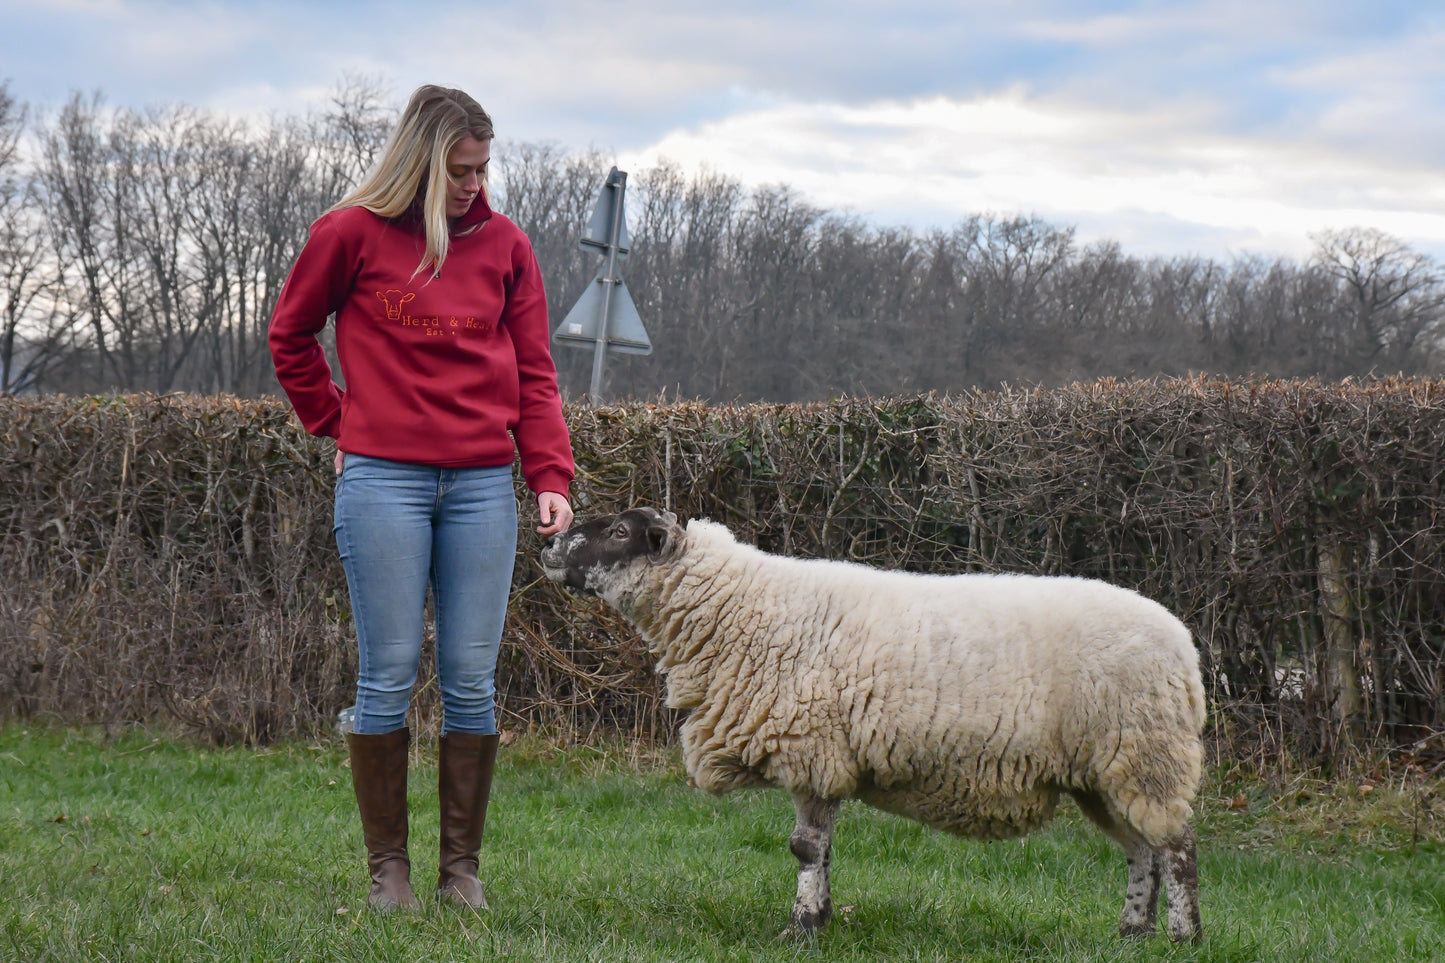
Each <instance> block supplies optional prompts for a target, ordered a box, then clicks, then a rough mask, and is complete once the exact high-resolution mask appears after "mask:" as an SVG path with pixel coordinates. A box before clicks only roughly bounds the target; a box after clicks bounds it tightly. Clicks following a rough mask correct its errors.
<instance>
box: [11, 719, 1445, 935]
mask: <svg viewBox="0 0 1445 963" xmlns="http://www.w3.org/2000/svg"><path fill="white" fill-rule="evenodd" d="M344 761H345V753H344V751H343V747H342V745H341V742H340V740H339V738H338V739H336V740H333V741H329V742H326V743H324V744H318V745H311V746H304V745H293V746H285V747H280V748H271V749H265V750H248V749H222V750H216V749H204V748H197V747H195V746H193V745H187V744H185V743H182V742H177V741H171V740H168V739H164V738H160V737H156V736H153V735H152V734H148V733H142V732H129V733H126V734H124V735H121V736H118V737H115V738H113V739H106V738H104V737H102V736H101V735H100V734H98V733H91V732H77V731H55V730H45V729H36V728H28V729H27V728H24V727H20V726H10V727H7V728H3V729H0V960H7V961H8V960H17V961H26V963H41V961H53V963H74V961H102V960H104V961H137V963H139V961H146V963H159V961H182V960H184V961H196V960H298V961H300V960H304V961H332V960H335V961H342V960H346V961H383V960H397V961H401V960H406V961H432V960H435V961H443V960H445V961H461V960H488V959H507V960H546V961H554V960H556V961H560V960H649V961H661V960H669V961H671V960H800V959H801V960H860V961H861V960H869V961H873V960H1000V961H1005V960H1007V961H1013V960H1071V961H1102V960H1153V959H1169V960H1229V961H1249V960H1261V961H1271V963H1273V961H1284V960H1301V961H1303V960H1309V961H1318V960H1440V959H1445V844H1442V841H1441V826H1442V820H1445V786H1440V785H1426V786H1412V787H1400V786H1391V785H1380V786H1377V787H1373V791H1369V792H1367V793H1362V792H1361V789H1360V786H1359V785H1358V784H1339V785H1333V786H1328V785H1324V784H1320V783H1314V782H1309V781H1305V780H1295V781H1293V782H1291V783H1289V784H1287V785H1274V786H1270V785H1268V784H1266V783H1265V782H1262V781H1260V780H1257V779H1240V778H1239V777H1238V776H1237V775H1236V774H1228V773H1221V772H1214V773H1211V775H1210V777H1209V782H1208V785H1207V786H1206V789H1205V797H1204V798H1203V799H1202V800H1201V805H1200V807H1199V808H1200V819H1199V823H1198V827H1199V835H1200V876H1201V888H1202V899H1203V911H1204V924H1205V930H1206V937H1205V939H1204V940H1203V942H1201V943H1200V944H1198V945H1195V946H1183V947H1175V946H1172V945H1171V944H1170V943H1169V942H1168V941H1167V940H1166V939H1164V938H1163V937H1162V936H1161V937H1158V938H1155V939H1153V940H1148V941H1143V942H1134V943H1123V942H1121V941H1120V940H1119V939H1118V938H1117V936H1116V935H1115V925H1116V920H1117V918H1118V913H1119V910H1120V908H1121V907H1122V900H1123V880H1124V865H1123V858H1122V856H1121V855H1120V854H1119V853H1118V852H1117V851H1116V850H1114V849H1113V848H1112V846H1111V844H1109V843H1108V842H1107V841H1105V840H1104V839H1103V838H1102V837H1101V836H1100V835H1099V834H1098V833H1096V832H1094V831H1093V830H1092V829H1090V828H1088V827H1087V826H1086V825H1085V824H1084V823H1083V821H1082V819H1081V818H1080V817H1079V816H1078V815H1077V813H1076V812H1075V811H1074V810H1073V809H1072V808H1071V807H1068V806H1065V807H1064V812H1063V815H1062V816H1061V818H1060V819H1059V820H1058V822H1057V823H1056V824H1055V825H1054V826H1053V827H1052V828H1051V829H1049V830H1048V831H1046V832H1044V833H1040V834H1038V835H1035V836H1033V837H1030V838H1028V839H1027V840H1023V841H1012V842H995V843H976V842H969V841H961V840H957V839H952V838H949V837H945V836H943V835H940V834H937V833H932V832H929V831H928V830H925V829H922V828H921V827H918V826H916V825H914V824H912V823H909V822H906V821H904V820H901V819H898V818H895V817H891V816H887V815H884V814H881V813H877V812H874V811H871V810H868V809H866V808H865V807H862V806H858V805H851V806H849V807H846V808H845V809H844V815H843V818H842V819H841V821H840V825H839V831H838V836H837V842H836V847H835V850H834V857H833V897H834V903H835V906H837V907H840V910H839V915H838V918H837V919H836V920H835V921H834V923H833V924H832V926H831V927H830V928H829V929H828V930H827V931H826V932H825V933H824V934H823V935H822V936H820V937H818V938H816V939H813V940H808V941H802V942H795V941H791V940H779V939H778V934H779V932H780V931H781V929H782V926H783V924H784V923H785V922H786V917H787V912H788V909H789V908H790V907H791V905H792V899H793V887H794V883H795V871H796V862H795V861H794V859H793V857H792V856H791V855H790V854H789V853H788V849H787V836H788V833H789V832H790V831H791V829H792V805H791V803H790V801H789V800H788V798H787V796H786V795H784V794H783V793H780V792H775V791H760V792H751V793H741V794H736V795H733V796H727V797H723V798H712V797H709V796H705V795H703V794H701V793H699V792H697V791H696V790H693V789H690V788H688V786H687V785H686V783H685V780H684V779H683V777H682V775H681V773H680V770H679V767H678V766H677V764H676V760H675V758H673V757H670V756H667V755H663V756H661V757H659V758H648V757H644V756H641V755H639V754H637V753H635V752H634V751H632V750H630V749H629V748H628V747H625V746H618V747H612V748H609V749H596V748H557V747H554V746H549V745H547V744H545V743H542V742H532V741H529V740H525V739H524V740H522V741H520V742H518V743H517V744H516V745H513V746H510V747H508V748H505V749H503V751H502V756H501V761H500V763H499V768H498V774H497V781H496V788H495V790H494V794H493V803H492V808H491V810H490V812H489V816H488V824H487V838H486V841H485V842H484V845H483V867H484V869H483V879H484V880H485V882H486V885H487V892H488V897H489V899H490V900H491V902H492V904H493V908H492V909H491V910H490V911H487V912H483V913H481V914H476V913H472V912H465V911H459V910H455V909H452V908H449V907H442V906H439V905H437V904H435V902H434V901H432V900H431V899H427V898H424V899H423V903H424V909H423V910H421V911H420V912H415V913H396V914H391V915H378V914H372V913H368V912H366V911H365V910H364V908H363V907H364V897H365V893H366V874H365V869H364V865H363V856H362V848H361V833H360V828H359V825H358V823H357V818H356V815H355V802H354V797H353V796H352V791H351V784H350V772H349V770H348V769H346V768H345V767H344V765H343V763H344ZM435 775H436V770H435V759H434V757H433V756H431V755H429V754H428V753H427V752H426V751H423V752H422V753H421V754H420V758H419V759H418V766H417V768H416V769H414V770H413V781H412V789H411V799H412V812H413V820H412V852H413V879H414V881H416V883H417V884H418V885H417V890H418V894H419V895H423V896H424V897H425V896H429V894H430V887H431V886H432V885H434V878H435V872H436V860H437V857H436V851H435V850H436V826H437V819H436V814H435V807H436V790H435V787H434V781H435Z"/></svg>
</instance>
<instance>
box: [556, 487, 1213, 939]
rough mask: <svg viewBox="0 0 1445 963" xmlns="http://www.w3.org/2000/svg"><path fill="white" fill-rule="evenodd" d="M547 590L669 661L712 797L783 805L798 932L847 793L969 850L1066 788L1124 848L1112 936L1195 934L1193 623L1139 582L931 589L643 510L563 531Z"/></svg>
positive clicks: (967, 580)
mask: <svg viewBox="0 0 1445 963" xmlns="http://www.w3.org/2000/svg"><path fill="white" fill-rule="evenodd" d="M541 561H542V565H543V569H544V570H545V572H546V575H547V577H548V578H550V579H552V580H553V581H556V582H561V583H563V584H564V585H565V586H567V587H568V588H570V589H573V590H576V591H579V592H582V593H584V594H589V595H596V596H600V597H601V598H602V599H603V600H605V601H606V602H607V603H608V604H609V605H610V606H612V607H613V608H614V609H616V610H617V611H618V612H619V613H620V614H621V615H622V616H624V617H625V618H626V619H627V620H628V621H629V622H630V623H631V624H632V625H633V626H635V627H636V629H637V630H638V631H639V632H640V633H641V635H642V637H643V638H644V639H645V640H646V641H647V643H648V644H649V647H650V649H651V652H652V653H653V654H654V655H656V656H657V657H658V662H657V669H658V671H659V672H660V673H662V674H663V676H664V677H665V682H666V699H667V705H669V706H671V707H674V708H678V709H685V710H689V712H688V715H687V716H686V718H685V720H684V721H683V724H682V727H681V736H682V751H683V759H684V764H685V766H686V769H687V774H688V776H689V778H690V779H691V780H692V782H693V783H695V784H696V785H697V786H698V787H699V788H700V789H703V790H705V791H707V792H710V793H715V794H721V793H725V792H727V791H729V790H733V789H738V788H743V787H752V786H773V787H780V788H783V789H786V790H787V791H788V792H789V793H791V794H792V797H793V802H794V805H795V807H796V810H797V823H796V826H795V828H794V830H793V833H792V835H791V836H790V837H789V845H790V848H791V850H792V853H793V855H794V856H796V857H797V860H798V890H797V900H796V902H795V903H794V905H793V910H792V914H791V918H790V922H789V924H788V927H787V929H786V930H785V931H784V932H785V934H786V933H791V934H794V935H806V934H811V933H814V932H816V931H818V930H819V929H821V928H822V927H824V926H825V925H827V923H828V921H829V920H830V919H831V917H832V912H833V911H832V896H831V892H830V886H829V876H828V868H829V859H830V855H831V850H832V836H833V827H834V822H835V820H836V817H837V815H838V809H839V805H840V803H841V802H842V801H843V800H845V799H849V798H856V799H859V800H862V801H863V802H865V803H868V804H870V805H872V806H875V807H877V808H879V809H882V810H884V811H887V812H891V813H896V814H899V815H902V816H906V817H909V818H912V819H914V820H917V821H919V822H921V823H924V824H925V825H928V826H931V827H934V828H936V829H941V830H944V831H947V832H950V833H954V834H956V835H959V836H966V837H973V838H995V839H996V838H1006V837H1014V836H1021V835H1023V834H1025V833H1028V832H1030V831H1032V830H1034V829H1037V828H1038V827H1040V826H1042V825H1043V824H1044V823H1046V822H1047V821H1048V820H1049V819H1050V818H1051V817H1052V816H1053V814H1054V811H1055V807H1056V804H1057V802H1058V799H1059V795H1060V793H1067V794H1069V795H1070V796H1072V797H1073V798H1074V799H1075V800H1076V802H1077V803H1078V805H1079V807H1080V808H1081V809H1082V810H1083V812H1084V814H1085V815H1086V816H1087V817H1088V818H1089V819H1090V820H1092V821H1093V822H1094V823H1095V824H1097V825H1098V826H1099V828H1100V829H1102V830H1103V832H1104V833H1105V834H1107V835H1108V836H1109V837H1110V838H1111V839H1113V840H1114V841H1115V842H1117V843H1118V844H1119V845H1121V846H1122V847H1123V849H1124V853H1125V856H1126V858H1127V861H1128V886H1127V890H1126V898H1125V903H1124V911H1123V915H1122V916H1121V917H1120V921H1119V932H1120V935H1121V936H1124V937H1134V936H1146V935H1148V934H1151V933H1153V932H1154V931H1155V930H1156V928H1157V924H1156V919H1157V907H1158V902H1159V889H1160V880H1161V877H1162V879H1163V881H1164V883H1165V886H1166V890H1167V893H1168V900H1169V915H1168V929H1169V935H1170V936H1171V938H1172V939H1174V940H1175V941H1186V940H1197V939H1199V937H1200V933H1201V925H1200V917H1199V884H1198V872H1197V864H1196V851H1195V839H1194V833H1193V830H1192V829H1191V828H1190V825H1189V819H1190V817H1191V814H1192V812H1191V807H1190V801H1191V800H1192V799H1193V798H1194V796H1195V794H1196V792H1197V790H1198V787H1199V780H1200V773H1201V768H1202V764H1203V745H1202V741H1201V732H1202V730H1203V726H1204V721H1205V701H1204V688H1203V685H1202V683H1201V679H1200V672H1199V657H1198V654H1197V652H1196V651H1195V649H1194V646H1193V643H1192V642H1191V639H1190V634H1189V631H1188V629H1186V628H1185V627H1184V625H1183V624H1182V623H1181V622H1180V621H1179V620H1178V619H1176V618H1175V617H1174V616H1173V615H1171V614H1170V613H1169V612H1168V611H1166V610H1165V609H1164V608H1163V607H1162V606H1160V605H1158V604H1156V603H1155V602H1152V601H1150V600H1148V599H1146V598H1144V597H1143V596H1141V595H1138V594H1136V593H1134V592H1131V591H1129V590H1127V589H1123V588H1119V587H1116V586H1113V585H1109V584H1107V583H1104V582H1099V581H1093V580H1089V579H1081V578H1065V577H1040V576H1026V575H981V574H968V575H930V574H913V573H906V572H890V571H880V570H877V569H872V568H868V567H866V566H862V565H857V564H853V563H844V562H835V561H828V560H820V559H811V560H804V559H796V558H787V557H781V556H777V555H770V554H766V553H764V552H762V551H759V550H758V549H756V548H753V547H751V546H748V545H744V544H741V543H739V542H738V541H736V539H735V538H734V537H733V536H732V534H731V533H730V532H729V531H728V529H727V528H725V527H723V526H722V525H719V524H716V523H713V522H708V521H704V520H699V519H694V520H692V521H691V522H690V523H689V524H688V525H687V526H686V528H683V527H682V526H680V525H679V524H678V522H677V518H676V516H675V515H673V514H672V513H671V512H658V511H657V510H655V509H652V508H648V507H637V508H633V509H629V510H627V511H624V512H622V513H621V514H618V515H612V516H609V517H605V518H596V519H593V520H591V521H588V522H586V523H583V524H580V525H577V526H575V527H573V528H572V529H570V530H568V531H566V532H562V533H560V534H558V535H555V536H553V537H552V538H551V539H550V540H549V541H548V542H547V544H546V545H545V546H544V548H543V549H542V552H541Z"/></svg>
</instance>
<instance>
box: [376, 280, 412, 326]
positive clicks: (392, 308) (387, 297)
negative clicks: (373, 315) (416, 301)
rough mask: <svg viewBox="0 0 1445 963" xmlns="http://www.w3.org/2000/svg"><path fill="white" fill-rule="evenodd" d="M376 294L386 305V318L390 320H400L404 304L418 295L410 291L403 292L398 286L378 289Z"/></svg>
mask: <svg viewBox="0 0 1445 963" xmlns="http://www.w3.org/2000/svg"><path fill="white" fill-rule="evenodd" d="M376 296H377V297H378V298H380V299H381V303H382V304H384V305H386V320H388V321H400V320H401V308H402V305H404V304H406V303H407V302H408V301H410V300H411V299H412V298H414V297H416V295H415V294H413V293H412V292H410V291H407V292H406V293H405V294H403V293H402V292H400V291H398V290H397V289H396V288H389V289H387V290H385V291H377V292H376Z"/></svg>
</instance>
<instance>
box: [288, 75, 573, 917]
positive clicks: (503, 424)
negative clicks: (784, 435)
mask: <svg viewBox="0 0 1445 963" xmlns="http://www.w3.org/2000/svg"><path fill="white" fill-rule="evenodd" d="M491 140H492V123H491V118H489V117H488V116H487V114H486V112H485V111H483V110H482V108H481V107H480V106H478V104H477V102H476V101H475V100H473V99H472V98H471V97H469V96H467V95H466V94H465V93H463V92H461V91H459V90H452V89H449V88H444V87H436V86H430V85H429V86H424V87H421V88H418V89H417V91H416V92H415V93H414V94H412V97H411V100H410V102H409V103H408V104H407V106H406V110H405V111H404V112H403V113H402V116H401V118H400V120H399V121H398V123H397V126H396V129H395V131H393V132H392V135H391V137H390V139H389V140H388V142H387V145H386V148H385V150H384V152H383V154H382V157H381V160H380V161H379V162H378V163H377V165H376V167H375V169H374V170H373V171H372V172H371V173H370V174H369V175H368V176H367V178H366V180H365V181H364V182H363V183H362V184H361V186H360V187H358V188H357V189H356V190H355V191H353V192H352V193H351V194H349V195H348V196H347V197H346V198H344V199H343V200H342V201H341V202H340V203H339V204H337V205H336V206H335V207H334V208H332V209H331V210H330V211H328V212H327V213H326V214H324V215H323V216H322V217H321V218H320V219H318V220H317V221H316V223H315V224H313V225H312V226H311V236H310V239H309V240H308V241H307V243H306V246H305V247H304V248H303V250H302V251H301V254H300V256H299V257H298V258H297V259H296V264H295V265H294V266H293V267H292V269H291V274H290V276H289V277H288V278H287V280H286V284H285V286H284V287H283V288H282V289H281V295H280V297H279V299H278V300H277V303H276V311H275V313H274V315H273V316H272V318H271V327H270V339H269V340H270V346H271V355H272V358H273V360H274V361H275V364H276V377H277V379H278V380H279V381H280V383H281V386H282V388H283V389H285V391H286V396H287V397H288V398H290V400H291V403H292V406H293V407H294V408H295V410H296V414H297V416H298V417H299V418H300V419H301V422H302V424H303V425H304V426H305V427H306V430H307V431H309V432H311V433H312V434H314V435H321V436H325V437H330V438H335V439H336V440H337V452H336V471H337V474H338V475H339V476H340V477H339V479H338V481H337V484H336V516H335V524H336V542H337V547H338V549H339V550H340V553H341V559H342V563H343V566H344V568H345V570H346V583H347V586H348V588H349V590H350V593H351V605H352V615H353V618H354V620H355V623H356V635H357V645H358V648H359V653H360V660H359V661H360V673H359V678H358V681H357V687H356V716H355V719H354V721H353V723H352V728H353V732H352V733H351V734H350V735H349V736H348V748H349V751H350V754H351V776H352V782H353V783H354V785H355V788H356V799H357V804H358V808H359V809H360V811H361V825H362V831H363V835H364V837H365V840H366V849H367V862H368V865H369V868H370V870H371V892H370V895H369V896H368V898H367V902H368V905H370V906H372V907H375V908H377V909H387V908H392V907H415V906H417V905H418V903H417V899H416V897H415V895H414V894H413V892H412V888H411V881H410V876H411V867H410V862H409V860H408V857H407V813H406V768H407V755H408V746H409V742H410V732H409V731H408V729H407V728H406V712H407V708H408V705H409V703H410V699H411V690H412V686H413V684H414V683H415V681H416V673H417V665H418V662H419V660H420V655H421V644H422V618H423V610H424V606H425V601H426V592H427V587H428V585H430V587H431V591H432V600H433V607H434V611H435V616H436V634H437V640H436V662H437V678H438V681H439V683H440V688H441V696H442V736H441V744H440V767H441V774H440V781H439V789H440V794H441V872H440V874H439V879H438V883H437V895H438V896H439V897H441V898H444V899H449V900H452V901H454V902H457V903H461V904H464V905H466V906H470V907H474V908H480V907H485V906H486V897H485V895H484V893H483V889H482V884H481V881H480V880H479V879H478V869H477V863H478V854H479V851H480V848H481V837H482V828H483V825H484V822H485V819H486V812H487V800H488V796H489V794H490V791H491V781H492V768H493V765H494V763H495V761H496V754H497V741H498V736H497V723H496V711H495V703H494V693H495V689H494V685H493V677H494V675H495V672H496V665H497V651H498V648H499V646H500V642H501V633H502V625H503V621H504V619H505V616H506V610H507V595H508V591H509V589H510V587H511V580H512V562H513V558H514V556H515V554H516V541H517V506H516V496H515V493H514V491H513V489H512V470H511V464H512V461H513V459H514V457H515V456H516V453H517V452H520V455H521V460H522V474H523V477H524V478H525V480H526V484H527V487H528V488H529V489H531V491H532V492H533V493H535V495H536V502H537V508H538V512H539V515H540V522H541V524H540V525H539V526H538V528H537V531H538V532H540V533H541V534H542V535H544V536H546V535H552V534H554V533H556V532H560V531H563V530H564V529H566V528H567V527H568V525H570V524H571V522H572V509H571V507H570V505H569V503H568V487H569V485H570V483H571V480H572V477H573V474H574V467H573V461H572V450H571V444H570V440H569V438H568V434H567V425H566V423H565V421H564V420H563V418H562V404H561V398H560V396H559V394H558V390H557V372H556V367H555V366H554V364H553V362H552V357H551V354H550V351H549V348H548V329H547V302H546V297H545V294H544V293H543V290H542V278H541V275H540V273H539V271H538V269H537V261H536V258H535V257H534V256H533V254H532V247H531V244H530V242H529V241H528V240H527V238H526V236H525V235H524V234H523V233H522V232H521V231H520V230H519V229H518V228H517V226H516V225H514V224H513V223H512V222H511V221H509V220H507V219H506V218H505V217H502V216H501V215H499V214H495V213H493V212H492V210H491V208H490V207H489V206H488V204H487V198H486V193H485V185H486V172H487V163H488V160H489V158H490V154H491ZM332 314H334V315H335V317H336V352H337V355H338V357H339V359H340V362H341V371H342V374H343V376H344V379H345V384H346V388H345V389H344V390H343V389H342V388H340V387H338V386H337V385H336V384H335V383H333V381H332V377H331V369H330V367H329V366H328V365H327V363H326V358H325V354H324V353H323V351H322V348H321V345H320V344H319V343H318V342H317V340H316V336H317V333H318V332H320V331H321V330H322V328H324V327H325V326H326V321H327V317H328V315H332ZM514 442H515V449H514Z"/></svg>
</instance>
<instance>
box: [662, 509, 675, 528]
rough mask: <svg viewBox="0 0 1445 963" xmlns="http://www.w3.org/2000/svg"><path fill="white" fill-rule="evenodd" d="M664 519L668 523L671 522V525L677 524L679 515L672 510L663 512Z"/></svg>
mask: <svg viewBox="0 0 1445 963" xmlns="http://www.w3.org/2000/svg"><path fill="white" fill-rule="evenodd" d="M662 520H663V521H664V522H666V523H667V524H669V525H676V524H677V515H675V514H674V513H672V512H663V513H662Z"/></svg>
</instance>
